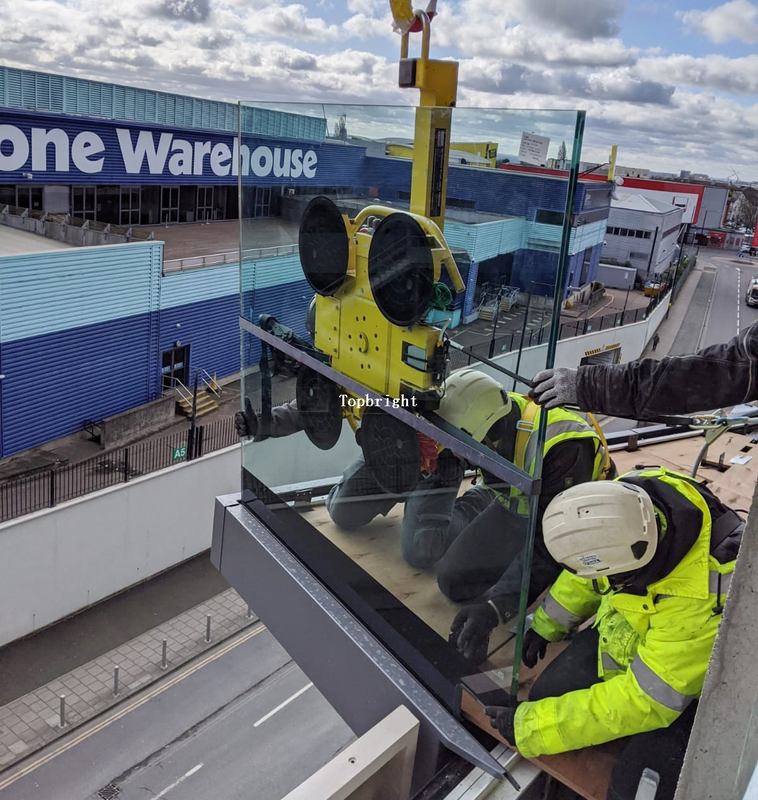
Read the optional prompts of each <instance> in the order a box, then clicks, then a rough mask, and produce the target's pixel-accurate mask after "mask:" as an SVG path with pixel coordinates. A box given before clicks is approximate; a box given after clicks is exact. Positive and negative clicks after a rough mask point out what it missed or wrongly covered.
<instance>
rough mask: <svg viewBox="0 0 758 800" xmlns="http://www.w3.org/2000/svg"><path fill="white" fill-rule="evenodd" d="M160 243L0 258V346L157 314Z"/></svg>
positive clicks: (88, 248)
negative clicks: (155, 312)
mask: <svg viewBox="0 0 758 800" xmlns="http://www.w3.org/2000/svg"><path fill="white" fill-rule="evenodd" d="M162 257H163V243H162V242H134V243H132V244H123V245H110V246H108V247H82V248H71V249H70V250H56V251H51V252H46V253H32V254H28V255H19V256H5V257H3V258H0V315H2V329H1V336H2V342H10V341H15V340H18V339H26V338H28V337H32V336H40V335H43V334H46V333H57V332H59V331H62V330H66V329H74V328H80V327H82V326H84V325H93V324H96V323H98V322H107V321H110V320H113V319H117V318H120V317H131V316H136V315H138V314H146V313H150V312H151V311H157V310H158V305H159V294H160V274H161V266H162Z"/></svg>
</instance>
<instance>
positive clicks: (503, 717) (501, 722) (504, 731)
mask: <svg viewBox="0 0 758 800" xmlns="http://www.w3.org/2000/svg"><path fill="white" fill-rule="evenodd" d="M520 705H521V703H520V701H518V700H516V701H515V702H514V703H513V705H512V706H485V708H484V713H485V714H486V715H487V716H488V717H489V718H490V725H492V727H493V728H494V729H495V730H496V731H497V732H498V733H499V734H500V735H501V736H502V737H503V739H505V741H506V742H508V744H512V745H515V744H516V732H515V730H514V719H515V717H516V709H517V708H518V707H519V706H520Z"/></svg>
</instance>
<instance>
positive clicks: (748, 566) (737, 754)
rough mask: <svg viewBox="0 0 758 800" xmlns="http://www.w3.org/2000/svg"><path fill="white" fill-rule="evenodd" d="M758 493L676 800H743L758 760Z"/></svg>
mask: <svg viewBox="0 0 758 800" xmlns="http://www.w3.org/2000/svg"><path fill="white" fill-rule="evenodd" d="M757 534H758V492H757V493H756V494H755V495H754V496H753V504H752V506H751V508H750V515H749V516H748V520H747V527H746V528H745V533H744V535H743V537H742V546H741V548H740V553H739V557H738V558H737V566H736V567H735V570H734V577H733V578H732V585H731V588H730V589H729V599H728V600H727V603H726V608H725V609H724V616H723V618H722V620H721V625H720V626H719V631H718V635H717V637H716V643H715V645H714V647H713V653H712V655H711V660H710V664H709V667H708V674H707V675H706V676H705V684H704V685H703V693H702V696H701V699H700V702H699V703H698V708H697V716H696V717H695V725H694V727H693V729H692V735H691V737H690V742H689V746H688V748H687V755H686V757H685V759H684V766H683V767H682V773H681V775H680V778H679V786H678V788H677V791H676V800H690V798H696V797H697V798H702V800H742V799H743V797H744V798H754V797H755V796H756V795H755V794H754V793H753V792H747V793H746V791H745V790H746V789H747V787H748V784H749V783H750V778H751V776H752V774H753V770H754V768H755V767H756V762H758V736H757V735H756V731H758V671H757V670H756V668H755V655H756V652H758V535H757Z"/></svg>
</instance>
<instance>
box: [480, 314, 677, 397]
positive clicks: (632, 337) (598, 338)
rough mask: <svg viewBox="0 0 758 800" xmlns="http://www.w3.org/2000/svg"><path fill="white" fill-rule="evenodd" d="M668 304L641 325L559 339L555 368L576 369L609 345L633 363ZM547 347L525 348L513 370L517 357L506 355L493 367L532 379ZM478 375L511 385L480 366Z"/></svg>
mask: <svg viewBox="0 0 758 800" xmlns="http://www.w3.org/2000/svg"><path fill="white" fill-rule="evenodd" d="M667 309H668V302H667V301H666V300H664V301H663V302H662V303H661V304H660V305H659V306H658V307H657V308H656V309H655V310H654V311H653V313H652V314H651V315H650V316H649V317H648V318H647V319H646V320H643V321H642V322H635V323H634V324H633V325H624V326H621V327H618V328H609V329H608V330H605V331H597V332H596V333H588V334H587V335H586V336H577V337H576V338H574V339H563V340H562V341H560V342H558V346H557V348H556V352H555V365H556V367H578V366H579V364H580V362H581V360H582V359H583V358H584V357H585V356H586V355H588V353H589V352H590V351H597V350H598V349H600V350H603V349H606V348H608V347H609V346H611V345H616V344H618V345H620V349H621V361H622V362H625V361H635V360H636V359H638V358H639V357H640V356H641V355H642V353H643V352H644V350H645V347H646V346H647V343H648V342H649V341H650V339H652V338H653V334H654V333H655V331H656V330H657V329H658V326H659V325H660V324H661V322H662V321H663V318H664V317H665V316H666V311H667ZM546 354H547V345H546V344H541V345H538V346H536V347H529V348H527V349H526V350H524V351H523V353H522V354H521V361H520V363H519V364H518V369H517V367H516V364H517V360H518V354H517V353H508V354H507V355H504V356H497V357H495V358H494V359H493V361H495V362H496V363H498V364H500V365H501V366H503V367H505V368H506V369H509V370H511V371H513V372H518V374H519V375H522V376H523V377H525V378H533V377H534V376H535V375H536V373H537V372H539V371H540V370H542V369H544V368H545V358H546ZM480 368H481V370H482V372H487V373H489V374H490V375H492V376H493V377H495V378H497V379H498V380H500V381H503V382H504V383H505V386H506V388H507V389H508V390H511V388H512V387H513V382H512V381H511V380H510V379H508V378H505V376H504V375H503V374H502V373H499V372H498V371H497V370H495V369H492V368H491V367H487V366H486V365H482V366H481V367H480ZM527 389H528V387H526V386H525V385H524V384H518V386H517V387H516V391H519V392H526V391H527Z"/></svg>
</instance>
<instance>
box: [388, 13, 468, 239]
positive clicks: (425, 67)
mask: <svg viewBox="0 0 758 800" xmlns="http://www.w3.org/2000/svg"><path fill="white" fill-rule="evenodd" d="M391 5H392V10H393V14H394V15H395V19H396V22H397V23H403V22H404V23H406V24H404V25H403V28H404V29H405V30H406V32H404V33H403V35H402V40H401V44H400V72H399V84H400V86H401V88H408V89H411V88H412V89H418V90H419V92H420V99H419V106H418V108H417V109H416V127H415V135H414V143H413V172H412V177H411V206H410V210H411V212H412V213H414V214H420V215H422V216H424V217H429V219H431V220H433V221H434V222H436V223H437V225H438V226H439V227H440V229H443V227H444V222H445V195H446V190H447V171H448V156H449V154H450V126H451V123H452V116H453V111H452V109H453V107H454V106H455V101H456V95H457V92H458V62H457V61H437V60H433V59H430V58H429V44H430V40H431V28H430V24H429V16H428V15H427V13H426V12H425V11H419V10H414V11H413V15H414V17H416V18H418V19H419V20H420V21H421V24H422V33H421V55H420V57H419V58H409V55H408V50H409V44H410V30H408V26H407V20H405V19H404V16H403V15H405V16H407V13H408V8H404V9H402V10H401V9H400V8H398V9H397V10H396V9H395V5H398V6H403V7H404V6H408V7H410V4H408V3H392V4H391ZM401 11H402V13H401ZM398 14H400V16H397V15H398Z"/></svg>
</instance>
